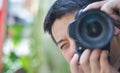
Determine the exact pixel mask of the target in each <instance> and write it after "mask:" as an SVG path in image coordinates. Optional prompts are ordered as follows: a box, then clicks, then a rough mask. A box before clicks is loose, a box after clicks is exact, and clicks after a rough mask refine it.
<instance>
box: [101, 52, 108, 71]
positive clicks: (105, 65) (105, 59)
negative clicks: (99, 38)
mask: <svg viewBox="0 0 120 73" xmlns="http://www.w3.org/2000/svg"><path fill="white" fill-rule="evenodd" d="M100 67H101V73H110V72H109V71H110V64H109V61H108V51H107V50H103V51H102V52H101V56H100Z"/></svg>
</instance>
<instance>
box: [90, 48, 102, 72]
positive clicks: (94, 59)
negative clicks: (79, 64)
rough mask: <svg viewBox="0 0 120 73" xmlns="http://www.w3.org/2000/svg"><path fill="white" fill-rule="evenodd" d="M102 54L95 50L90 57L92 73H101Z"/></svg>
mask: <svg viewBox="0 0 120 73" xmlns="http://www.w3.org/2000/svg"><path fill="white" fill-rule="evenodd" d="M100 54H101V50H100V49H95V50H93V52H92V54H91V56H90V68H91V73H97V72H100V63H99V59H100Z"/></svg>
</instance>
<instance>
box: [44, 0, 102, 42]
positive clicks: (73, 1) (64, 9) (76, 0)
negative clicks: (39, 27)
mask: <svg viewBox="0 0 120 73" xmlns="http://www.w3.org/2000/svg"><path fill="white" fill-rule="evenodd" d="M96 1H100V0H57V1H55V3H54V4H53V5H52V7H51V8H50V10H49V11H48V14H47V16H46V18H45V21H44V31H45V32H46V31H47V32H48V33H49V34H50V35H51V37H52V39H53V40H54V37H53V35H52V31H51V27H52V25H53V23H54V21H55V20H56V19H59V18H61V17H62V16H64V15H66V14H69V13H74V12H75V11H78V10H80V9H81V8H82V7H84V6H86V5H88V4H89V3H92V2H96ZM54 41H55V40H54ZM55 42H56V41H55Z"/></svg>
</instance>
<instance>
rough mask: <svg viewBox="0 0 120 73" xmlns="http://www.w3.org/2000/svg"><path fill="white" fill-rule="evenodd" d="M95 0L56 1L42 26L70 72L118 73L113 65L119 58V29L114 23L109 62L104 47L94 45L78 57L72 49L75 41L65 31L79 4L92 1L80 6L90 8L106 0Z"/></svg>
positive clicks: (79, 6)
mask: <svg viewBox="0 0 120 73" xmlns="http://www.w3.org/2000/svg"><path fill="white" fill-rule="evenodd" d="M96 1H98V0H90V2H89V0H81V1H80V0H79V1H78V0H74V1H73V0H68V1H65V0H63V1H56V2H55V3H54V4H53V6H52V7H51V9H50V10H49V12H48V14H47V16H46V18H45V22H44V30H45V31H47V32H49V33H50V35H51V37H52V39H53V40H54V41H55V43H56V44H57V45H58V47H59V48H60V49H61V51H62V54H63V56H64V57H65V59H66V60H67V62H68V63H69V65H70V69H71V73H118V71H117V69H118V68H119V67H120V63H118V62H119V61H120V60H119V58H120V57H119V56H120V54H119V51H120V50H119V48H120V45H119V44H120V41H119V40H118V38H119V37H118V36H119V34H120V30H119V29H118V28H117V27H115V28H116V29H115V33H114V35H115V36H114V37H113V39H112V41H111V46H110V47H111V50H110V54H111V62H110V63H109V61H108V58H107V55H108V51H107V50H100V49H95V50H93V51H91V50H90V49H86V50H85V51H84V52H83V53H82V55H81V56H80V57H79V56H78V54H76V52H75V48H76V46H75V42H74V40H73V39H71V38H70V37H69V36H68V33H67V31H68V25H69V24H70V22H72V21H73V20H74V18H75V14H76V12H77V11H79V10H80V9H81V8H82V7H84V6H87V5H88V4H90V3H93V2H95V3H93V4H90V5H88V6H87V7H86V8H85V9H84V10H83V11H86V10H88V9H92V8H102V6H103V5H104V4H106V3H107V1H100V0H99V2H96ZM108 1H109V0H108ZM95 5H97V6H95ZM103 10H104V8H103Z"/></svg>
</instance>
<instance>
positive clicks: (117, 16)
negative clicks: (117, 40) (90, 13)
mask: <svg viewBox="0 0 120 73" xmlns="http://www.w3.org/2000/svg"><path fill="white" fill-rule="evenodd" d="M119 3H120V0H104V1H99V2H94V3H91V4H89V5H88V6H87V7H86V8H85V9H84V10H83V11H86V10H89V9H96V8H97V9H98V8H99V9H100V10H102V11H104V12H106V13H107V14H109V15H110V16H111V17H112V18H113V19H114V22H115V26H117V27H118V28H119V29H120V4H119Z"/></svg>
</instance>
